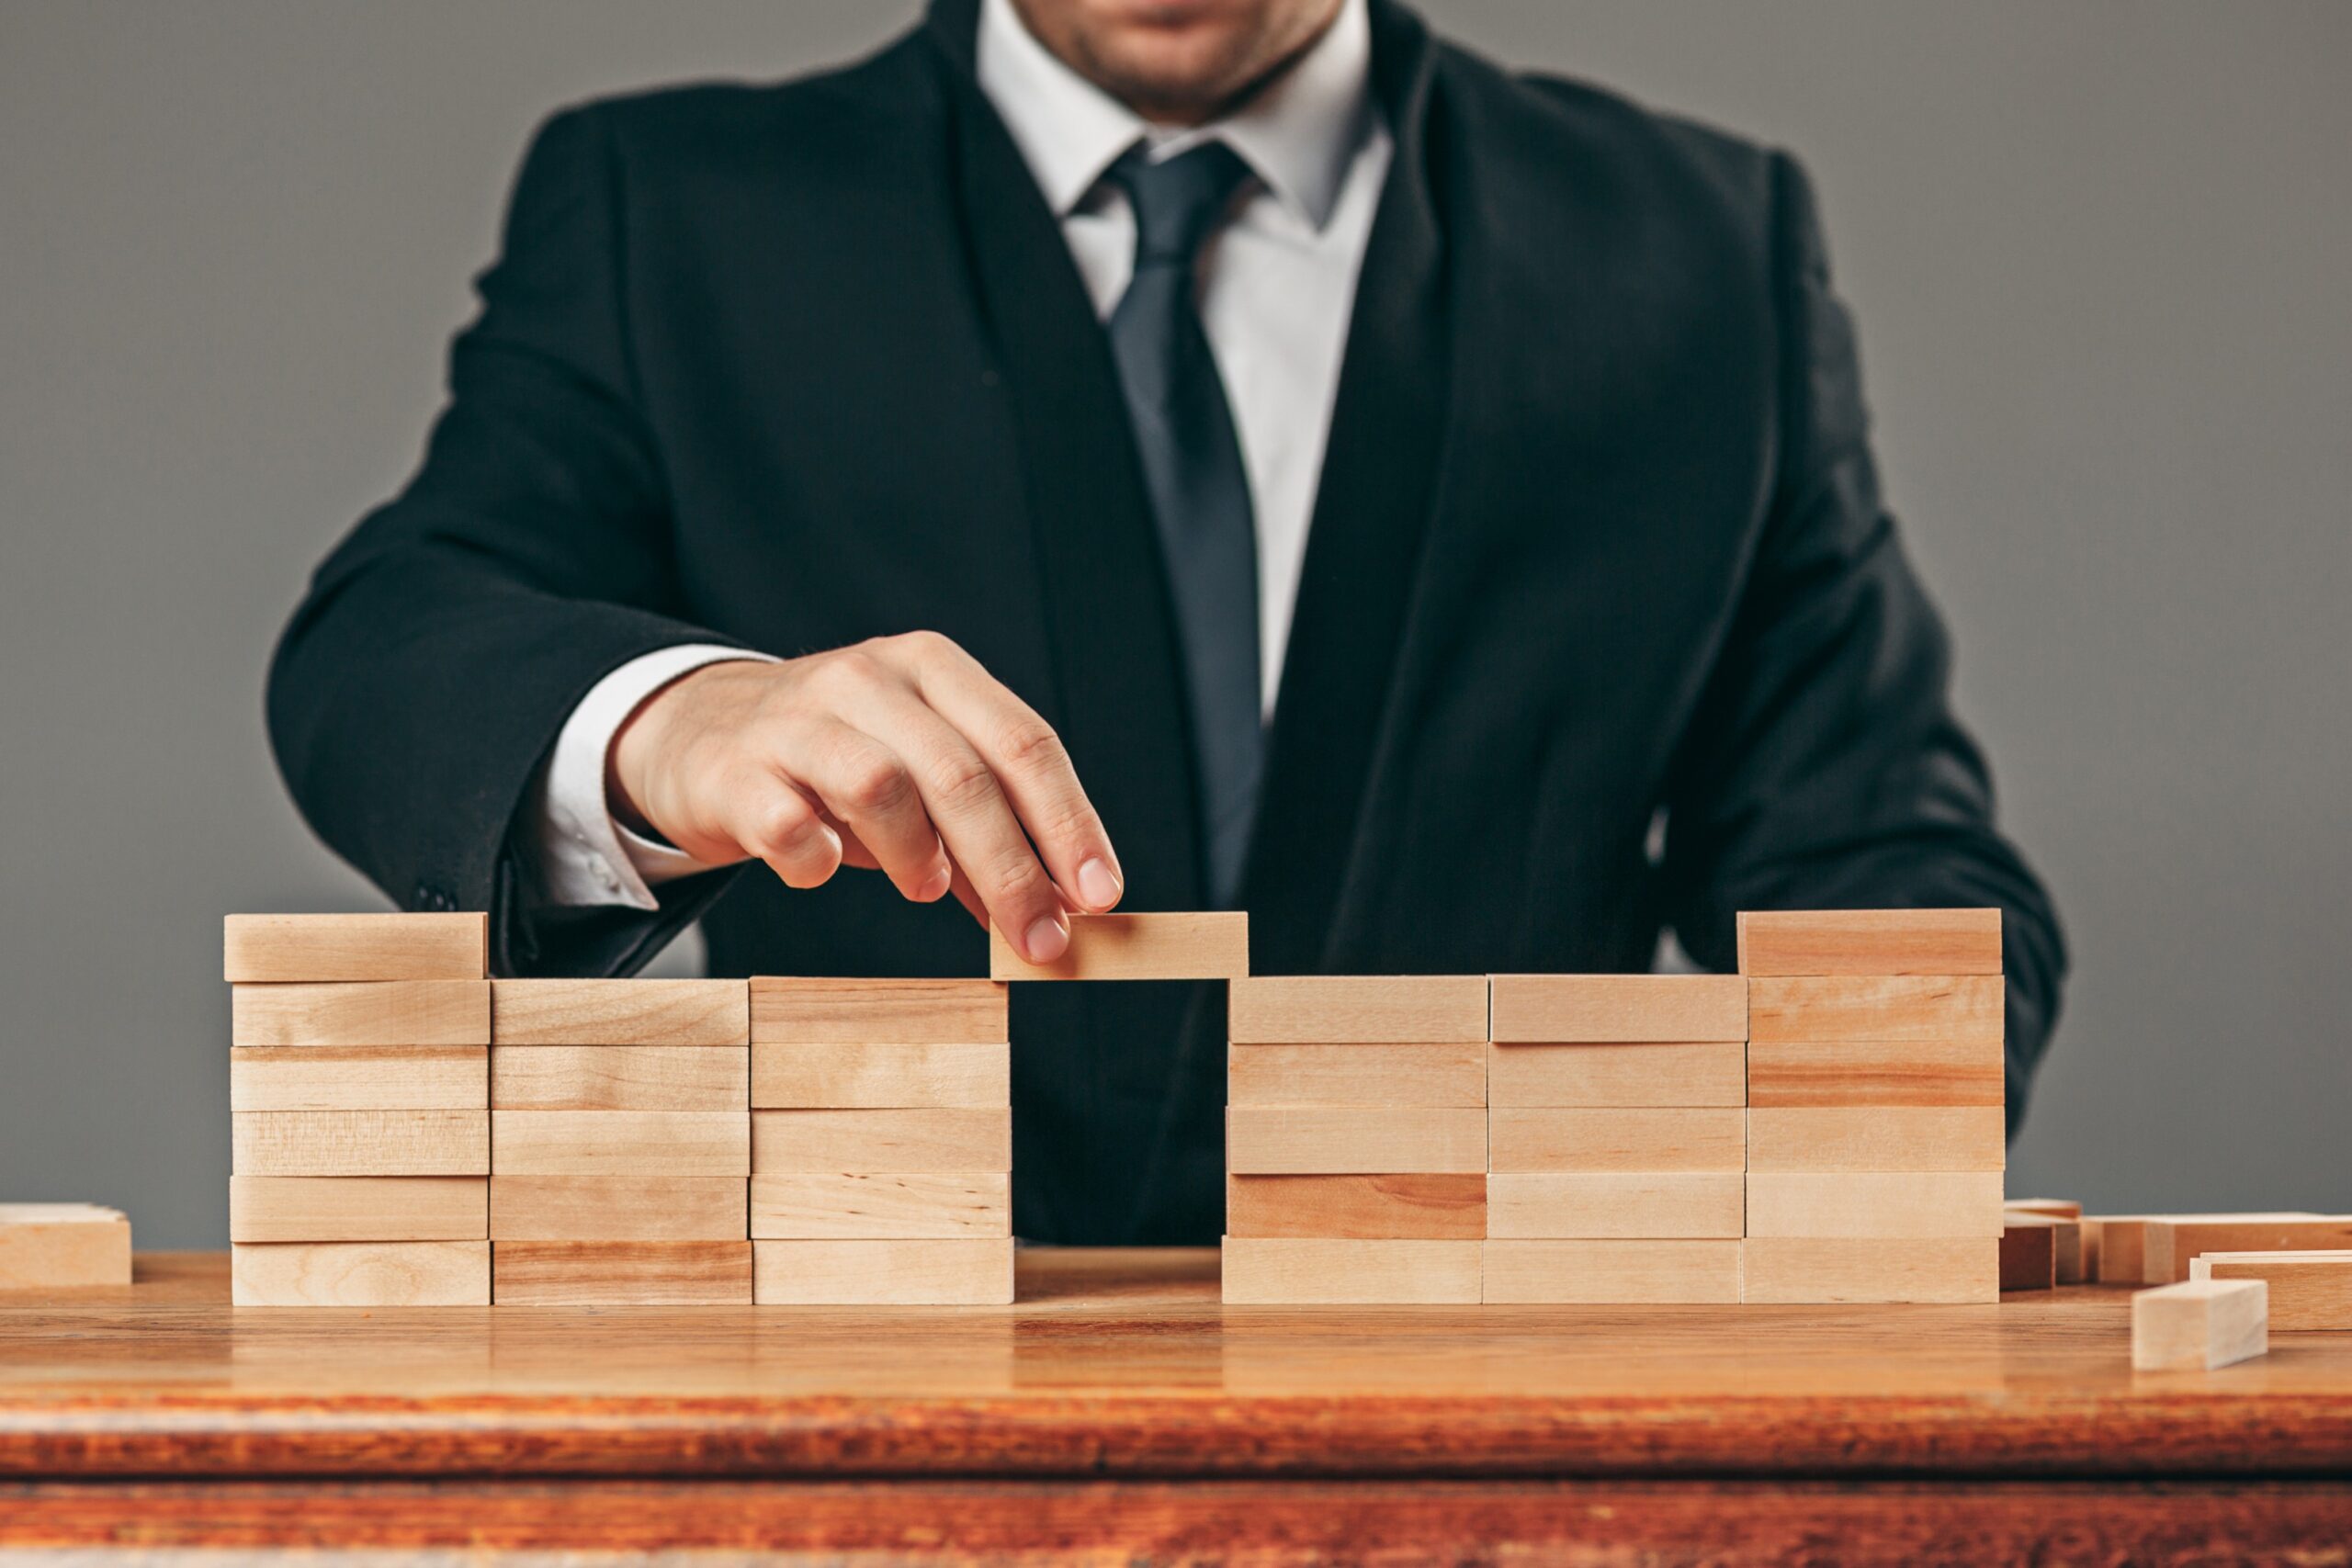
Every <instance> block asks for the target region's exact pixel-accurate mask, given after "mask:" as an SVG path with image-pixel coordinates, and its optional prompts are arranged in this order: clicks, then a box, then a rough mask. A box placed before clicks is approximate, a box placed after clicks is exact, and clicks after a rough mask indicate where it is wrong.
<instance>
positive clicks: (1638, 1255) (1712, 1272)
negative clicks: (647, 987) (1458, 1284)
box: [1485, 1241, 1739, 1306]
mask: <svg viewBox="0 0 2352 1568" xmlns="http://www.w3.org/2000/svg"><path fill="white" fill-rule="evenodd" d="M1485 1272H1486V1281H1487V1283H1486V1300H1487V1302H1489V1303H1521V1302H1524V1303H1546V1304H1555V1303H1556V1304H1585V1303H1596V1304H1601V1305H1617V1304H1624V1305H1637V1306H1648V1305H1653V1304H1668V1303H1687V1302H1714V1303H1733V1302H1736V1301H1738V1300H1739V1243H1738V1242H1736V1241H1490V1242H1488V1243H1487V1252H1486V1269H1485Z"/></svg>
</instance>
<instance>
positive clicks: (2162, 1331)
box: [2131, 1280, 2270, 1372]
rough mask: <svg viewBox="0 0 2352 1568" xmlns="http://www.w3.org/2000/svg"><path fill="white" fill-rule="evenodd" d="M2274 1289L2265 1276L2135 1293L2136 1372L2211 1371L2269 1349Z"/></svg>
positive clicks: (2133, 1362) (2133, 1357) (2193, 1282)
mask: <svg viewBox="0 0 2352 1568" xmlns="http://www.w3.org/2000/svg"><path fill="white" fill-rule="evenodd" d="M2269 1303H2270V1288H2269V1286H2268V1285H2267V1284H2266V1283H2264V1282H2263V1281H2262V1280H2188V1281H2185V1282H2182V1283H2179V1284H2173V1285H2160V1286H2158V1287H2156V1288H2155V1289H2154V1290H2152V1291H2136V1292H2132V1296H2131V1366H2132V1370H2133V1371H2143V1372H2154V1371H2180V1370H2187V1371H2212V1370H2213V1369H2214V1368H2216V1367H2226V1366H2229V1365H2231V1364H2232V1363H2233V1362H2237V1361H2244V1360H2248V1359H2252V1358H2254V1357H2256V1356H2259V1355H2262V1354H2264V1353H2265V1352H2267V1350H2268V1349H2269V1348H2270V1317H2269Z"/></svg>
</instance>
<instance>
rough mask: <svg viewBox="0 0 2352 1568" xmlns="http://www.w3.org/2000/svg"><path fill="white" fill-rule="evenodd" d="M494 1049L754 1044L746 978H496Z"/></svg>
mask: <svg viewBox="0 0 2352 1568" xmlns="http://www.w3.org/2000/svg"><path fill="white" fill-rule="evenodd" d="M490 1028H491V1038H490V1043H492V1044H493V1045H749V1044H750V1043H752V987H751V986H750V985H749V984H748V983H747V982H745V981H741V980H493V981H492V982H491V987H490Z"/></svg>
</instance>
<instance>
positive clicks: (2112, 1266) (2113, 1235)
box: [2084, 1211, 2319, 1285]
mask: <svg viewBox="0 0 2352 1568" xmlns="http://www.w3.org/2000/svg"><path fill="white" fill-rule="evenodd" d="M2317 1218H2319V1216H2318V1215H2316V1214H2310V1213H2302V1212H2301V1211H2290V1212H2287V1213H2265V1214H2092V1215H2087V1216H2086V1217H2085V1219H2084V1224H2086V1225H2096V1226H2097V1227H2098V1235H2099V1247H2098V1254H2099V1255H2098V1268H2097V1269H2096V1270H2095V1271H2094V1272H2093V1273H2092V1275H2091V1278H2093V1279H2095V1280H2098V1282H2099V1283H2101V1284H2103V1285H2141V1284H2149V1285H2163V1284H2169V1283H2170V1282H2171V1281H2169V1280H2153V1279H2150V1278H2149V1277H2148V1269H2147V1241H2148V1226H2149V1224H2151V1223H2153V1222H2154V1221H2156V1220H2182V1219H2196V1220H2312V1219H2317Z"/></svg>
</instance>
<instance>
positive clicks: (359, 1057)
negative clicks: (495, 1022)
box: [229, 1045, 490, 1111]
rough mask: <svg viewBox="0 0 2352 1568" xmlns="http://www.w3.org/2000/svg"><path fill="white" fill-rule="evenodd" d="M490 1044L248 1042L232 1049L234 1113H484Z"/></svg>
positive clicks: (488, 1100) (230, 1100) (486, 1097)
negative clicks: (420, 1044) (300, 1043)
mask: <svg viewBox="0 0 2352 1568" xmlns="http://www.w3.org/2000/svg"><path fill="white" fill-rule="evenodd" d="M489 1104H490V1047H489V1046H487V1045H422V1046H401V1045H246V1046H240V1047H237V1048H235V1049H232V1050H231V1051H230V1053H229V1109H230V1110H231V1111H481V1110H485V1109H487V1108H488V1106H489Z"/></svg>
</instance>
